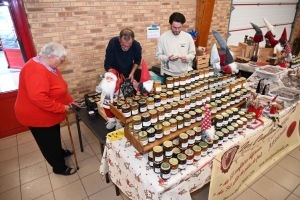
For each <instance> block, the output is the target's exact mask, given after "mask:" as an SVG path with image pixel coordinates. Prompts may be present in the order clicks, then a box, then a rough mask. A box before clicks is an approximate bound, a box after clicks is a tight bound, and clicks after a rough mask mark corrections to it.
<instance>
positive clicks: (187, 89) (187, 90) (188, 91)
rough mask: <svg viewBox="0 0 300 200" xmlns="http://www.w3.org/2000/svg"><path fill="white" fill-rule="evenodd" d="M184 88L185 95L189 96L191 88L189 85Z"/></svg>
mask: <svg viewBox="0 0 300 200" xmlns="http://www.w3.org/2000/svg"><path fill="white" fill-rule="evenodd" d="M184 89H185V97H187V98H189V97H190V96H191V95H192V88H191V87H190V86H186V87H185V88H184Z"/></svg>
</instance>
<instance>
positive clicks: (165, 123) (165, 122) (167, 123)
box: [162, 121, 170, 126]
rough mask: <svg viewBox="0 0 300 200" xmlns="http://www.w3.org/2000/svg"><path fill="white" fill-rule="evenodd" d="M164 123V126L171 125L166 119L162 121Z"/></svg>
mask: <svg viewBox="0 0 300 200" xmlns="http://www.w3.org/2000/svg"><path fill="white" fill-rule="evenodd" d="M162 125H163V126H170V122H168V121H164V122H163V123H162Z"/></svg>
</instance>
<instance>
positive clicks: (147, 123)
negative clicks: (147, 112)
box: [143, 120, 151, 126]
mask: <svg viewBox="0 0 300 200" xmlns="http://www.w3.org/2000/svg"><path fill="white" fill-rule="evenodd" d="M150 125H151V121H150V120H149V121H146V122H143V126H150Z"/></svg>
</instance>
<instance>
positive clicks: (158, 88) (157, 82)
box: [153, 80, 161, 94]
mask: <svg viewBox="0 0 300 200" xmlns="http://www.w3.org/2000/svg"><path fill="white" fill-rule="evenodd" d="M153 89H154V93H155V94H159V93H160V92H161V82H160V80H155V81H154V84H153Z"/></svg>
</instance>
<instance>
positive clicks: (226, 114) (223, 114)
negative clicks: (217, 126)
mask: <svg viewBox="0 0 300 200" xmlns="http://www.w3.org/2000/svg"><path fill="white" fill-rule="evenodd" d="M221 115H222V116H223V117H229V115H228V113H226V112H225V113H224V112H223V113H222V114H221Z"/></svg>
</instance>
